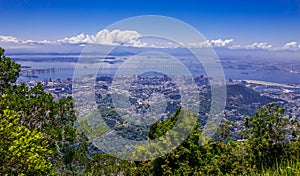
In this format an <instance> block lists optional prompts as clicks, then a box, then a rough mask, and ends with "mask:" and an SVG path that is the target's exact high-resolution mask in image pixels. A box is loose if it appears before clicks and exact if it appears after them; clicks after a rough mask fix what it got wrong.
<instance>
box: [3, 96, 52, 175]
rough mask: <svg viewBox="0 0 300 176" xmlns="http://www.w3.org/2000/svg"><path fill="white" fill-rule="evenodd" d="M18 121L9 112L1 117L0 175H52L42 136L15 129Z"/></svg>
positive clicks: (22, 129) (12, 113) (46, 143)
mask: <svg viewBox="0 0 300 176" xmlns="http://www.w3.org/2000/svg"><path fill="white" fill-rule="evenodd" d="M3 96H5V95H2V97H3ZM19 121H20V116H19V115H18V114H16V113H15V112H13V111H11V110H8V109H6V110H4V111H3V114H0V136H1V138H0V143H1V145H0V157H1V160H0V175H5V174H8V175H17V174H19V175H23V174H24V175H53V174H54V168H53V165H52V163H51V162H50V161H49V160H47V157H48V156H49V155H51V154H52V151H51V150H49V148H48V147H49V143H48V141H45V140H44V135H43V134H42V133H41V132H38V131H37V130H32V131H31V130H29V129H28V128H27V127H25V126H22V125H18V123H19Z"/></svg>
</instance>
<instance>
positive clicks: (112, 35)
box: [0, 29, 300, 50]
mask: <svg viewBox="0 0 300 176" xmlns="http://www.w3.org/2000/svg"><path fill="white" fill-rule="evenodd" d="M233 41H234V39H214V40H206V41H203V42H196V41H195V42H193V43H180V44H177V43H171V42H162V41H156V42H153V41H152V42H149V41H144V40H143V35H142V34H140V33H139V32H137V31H132V30H118V29H115V30H112V31H109V30H107V29H104V30H101V31H99V32H98V33H97V34H95V35H88V34H84V33H81V34H78V35H75V36H71V37H66V38H63V39H59V40H56V41H49V40H38V41H35V40H20V39H18V38H16V37H14V36H5V35H0V45H1V46H2V47H5V48H30V47H36V46H38V45H43V46H55V45H59V46H61V45H71V46H74V45H76V46H78V47H83V46H86V45H87V44H92V45H111V46H130V47H148V48H178V47H187V48H205V47H214V48H228V49H248V50H256V49H261V50H300V45H299V44H298V43H297V42H296V41H292V42H288V43H286V44H285V45H284V46H282V47H280V48H274V47H273V46H272V45H271V44H268V43H266V42H254V43H252V44H249V45H246V46H241V45H234V44H233Z"/></svg>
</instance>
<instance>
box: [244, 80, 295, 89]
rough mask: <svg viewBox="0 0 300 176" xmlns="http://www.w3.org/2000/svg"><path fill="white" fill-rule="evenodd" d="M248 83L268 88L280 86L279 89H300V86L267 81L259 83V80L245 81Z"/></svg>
mask: <svg viewBox="0 0 300 176" xmlns="http://www.w3.org/2000/svg"><path fill="white" fill-rule="evenodd" d="M245 81H246V82H247V83H252V84H261V85H266V86H278V87H285V88H300V86H299V85H297V86H296V85H295V86H293V85H288V84H280V83H274V82H267V81H259V80H245Z"/></svg>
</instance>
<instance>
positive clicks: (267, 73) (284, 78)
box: [12, 55, 300, 85]
mask: <svg viewBox="0 0 300 176" xmlns="http://www.w3.org/2000/svg"><path fill="white" fill-rule="evenodd" d="M18 57H20V56H18ZM57 57H58V56H51V55H50V56H47V57H46V59H45V57H44V58H42V59H39V58H40V56H30V57H28V56H23V57H22V59H21V60H20V59H16V62H17V63H19V64H21V65H22V66H23V67H25V68H22V70H28V69H49V70H51V71H45V72H43V71H40V72H39V71H35V72H28V73H26V72H22V75H21V76H20V77H19V81H31V80H34V81H43V80H49V79H52V80H54V79H66V78H73V76H74V70H75V68H77V71H76V72H77V74H78V73H79V74H80V75H81V76H85V75H88V72H87V70H89V69H90V68H91V69H94V70H95V69H96V70H98V74H99V75H101V74H105V75H114V74H115V72H116V71H117V70H118V68H119V67H120V66H121V65H122V64H123V63H124V62H126V59H124V60H122V61H121V62H102V63H101V66H99V62H97V61H93V62H86V63H77V62H76V59H74V58H75V57H73V60H72V59H71V61H70V59H69V58H68V57H63V58H61V59H58V58H57ZM60 57H61V56H60ZM12 58H13V57H12ZM52 58H53V59H52ZM184 62H185V61H184V59H183V63H184ZM221 63H222V66H223V71H224V75H225V78H226V79H227V80H228V79H233V80H260V81H268V82H275V83H282V84H298V85H299V84H300V73H295V72H289V71H285V70H281V69H266V70H264V69H257V66H255V63H253V65H254V66H252V65H251V63H248V65H246V67H243V68H236V67H234V66H235V65H236V64H238V63H236V62H235V63H231V62H221ZM184 64H185V66H186V68H187V69H188V70H189V71H190V73H191V74H193V75H206V71H205V69H204V68H203V67H202V66H201V65H199V64H197V66H196V64H195V63H193V62H185V63H184ZM241 64H242V63H241ZM97 66H98V68H95V67H97ZM166 67H168V66H166ZM174 69H176V68H174Z"/></svg>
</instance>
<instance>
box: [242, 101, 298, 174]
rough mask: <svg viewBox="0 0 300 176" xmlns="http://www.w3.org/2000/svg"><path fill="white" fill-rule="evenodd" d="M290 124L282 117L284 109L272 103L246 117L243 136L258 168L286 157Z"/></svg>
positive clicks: (271, 164)
mask: <svg viewBox="0 0 300 176" xmlns="http://www.w3.org/2000/svg"><path fill="white" fill-rule="evenodd" d="M292 125H293V124H292V123H291V121H290V120H289V119H288V118H286V117H284V109H283V108H281V107H279V106H276V105H274V103H271V104H268V105H266V106H264V107H260V108H259V109H258V110H257V111H256V114H255V116H254V117H246V122H245V127H246V130H245V137H246V139H247V140H248V141H247V142H248V143H249V145H250V147H251V149H252V152H253V155H254V157H255V162H256V165H257V166H258V168H259V169H261V168H263V167H271V166H273V165H274V164H276V163H278V162H279V161H280V160H282V159H284V158H287V157H288V156H287V153H286V152H287V151H288V149H287V146H288V145H289V143H288V141H289V140H290V139H289V138H288V134H289V133H291V131H290V130H289V127H290V126H292Z"/></svg>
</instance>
